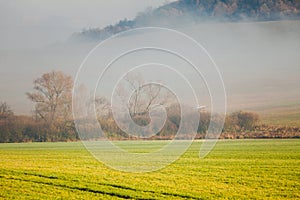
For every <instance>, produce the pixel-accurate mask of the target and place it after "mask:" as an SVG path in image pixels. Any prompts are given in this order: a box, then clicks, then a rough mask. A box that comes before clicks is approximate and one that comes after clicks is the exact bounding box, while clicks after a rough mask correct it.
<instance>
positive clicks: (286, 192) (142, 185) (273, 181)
mask: <svg viewBox="0 0 300 200" xmlns="http://www.w3.org/2000/svg"><path fill="white" fill-rule="evenodd" d="M164 142H166V141H151V142H148V143H147V149H149V148H150V149H151V147H152V146H153V148H156V147H157V144H162V143H164ZM119 145H120V146H121V147H124V149H127V150H130V148H131V147H132V146H134V147H137V146H140V148H142V147H143V146H144V145H146V143H145V142H141V141H124V142H119ZM200 146H201V141H195V142H194V143H193V144H192V145H191V147H190V148H189V150H188V151H187V152H186V153H185V154H184V155H183V156H182V157H181V158H180V159H179V160H177V161H175V162H174V163H172V164H171V165H169V166H167V167H165V168H164V169H162V170H159V171H156V172H149V173H125V172H120V171H116V170H113V169H110V168H108V167H106V166H105V165H104V164H102V163H101V162H99V161H97V160H96V159H95V158H93V156H91V154H89V152H88V151H87V150H86V149H85V148H84V146H83V145H82V144H81V143H80V142H77V143H22V144H0V199H124V198H130V199H299V198H300V140H296V139H295V140H221V141H219V142H218V143H217V145H216V147H215V148H214V150H213V151H212V152H211V153H210V154H209V155H208V156H207V157H206V158H205V159H199V157H198V155H199V149H200ZM162 159H163V158H162Z"/></svg>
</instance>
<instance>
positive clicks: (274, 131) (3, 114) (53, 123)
mask: <svg viewBox="0 0 300 200" xmlns="http://www.w3.org/2000/svg"><path fill="white" fill-rule="evenodd" d="M125 81H127V83H128V85H129V86H131V87H132V89H133V91H134V93H133V94H132V95H131V98H130V100H129V101H128V102H127V107H128V110H129V112H130V117H131V118H132V120H133V121H134V122H135V123H136V124H138V125H140V126H146V125H147V124H148V123H149V122H150V118H149V111H150V108H151V107H153V106H155V105H163V106H164V107H165V108H166V113H167V118H166V122H165V124H164V126H163V128H162V129H161V130H160V131H159V132H158V133H157V134H156V135H154V136H152V137H150V138H148V139H172V138H174V136H175V134H176V133H177V131H178V129H179V126H180V122H181V112H180V106H179V104H178V102H176V101H174V97H173V96H172V95H171V94H170V93H169V91H167V90H165V89H164V88H163V87H162V86H161V85H158V84H156V85H144V84H143V80H142V79H140V77H139V76H131V77H129V76H128V77H126V78H125ZM72 88H73V80H72V77H71V76H68V75H66V74H64V73H63V72H61V71H52V72H49V73H45V74H43V75H42V76H41V77H39V78H37V79H36V80H34V82H33V89H34V90H33V92H27V93H26V95H27V97H28V99H29V100H30V101H32V102H33V103H34V112H33V115H31V116H28V115H27V116H25V115H15V114H14V112H13V110H12V109H11V108H10V106H9V105H8V104H7V103H6V102H2V103H0V142H1V143H6V142H57V141H77V140H79V139H80V138H79V137H78V134H77V133H76V128H75V123H74V120H73V117H72ZM118 94H119V95H120V97H121V99H122V91H118ZM90 103H91V105H95V108H96V113H97V118H98V121H99V123H100V125H101V128H102V130H103V132H104V134H105V136H106V137H108V138H110V139H139V138H137V137H133V136H132V135H129V134H127V133H125V132H123V131H122V130H121V129H120V128H119V127H118V125H117V124H116V122H115V119H114V117H113V115H112V111H111V107H110V103H109V101H108V100H107V99H106V98H105V97H96V98H95V99H91V102H90ZM200 116H201V117H200V121H199V125H198V129H197V136H196V138H204V137H205V134H206V132H207V130H208V127H209V124H210V122H211V123H214V122H218V120H220V119H221V118H222V116H220V115H218V114H211V113H209V112H206V111H200ZM225 119H226V120H225V124H224V128H223V132H222V134H221V138H265V137H272V138H287V137H299V136H300V130H299V128H291V127H272V126H269V125H263V124H261V122H260V119H259V115H258V114H256V113H253V112H246V111H238V112H234V113H231V114H228V115H226V116H225ZM81 139H101V138H99V137H97V135H96V136H92V137H90V138H89V137H87V138H81Z"/></svg>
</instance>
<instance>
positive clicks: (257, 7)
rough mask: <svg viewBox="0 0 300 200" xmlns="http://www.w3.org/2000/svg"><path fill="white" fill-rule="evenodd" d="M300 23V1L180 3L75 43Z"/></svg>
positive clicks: (92, 32) (82, 36)
mask: <svg viewBox="0 0 300 200" xmlns="http://www.w3.org/2000/svg"><path fill="white" fill-rule="evenodd" d="M283 19H300V0H179V1H176V2H173V3H169V4H166V5H164V6H161V7H159V8H156V9H147V10H146V11H144V12H142V13H139V14H138V16H136V17H135V18H134V19H133V20H127V19H124V20H121V21H119V22H118V23H117V24H115V25H110V26H107V27H105V28H103V29H101V28H91V29H88V30H83V31H82V32H80V33H75V34H73V36H72V39H73V40H83V41H88V40H103V39H106V38H108V37H109V36H111V35H114V34H116V33H119V32H122V31H125V30H129V29H132V28H137V27H143V26H164V27H170V28H174V27H178V26H182V25H186V24H191V23H202V22H207V21H213V22H239V21H274V20H283Z"/></svg>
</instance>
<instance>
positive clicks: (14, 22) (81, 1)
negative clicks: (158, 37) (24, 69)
mask: <svg viewBox="0 0 300 200" xmlns="http://www.w3.org/2000/svg"><path fill="white" fill-rule="evenodd" d="M166 2H171V0H169V1H166V0H51V1H49V0H0V27H1V28H0V48H1V49H5V48H19V47H21V48H31V47H40V46H43V45H47V44H51V43H53V42H61V41H64V40H65V39H67V38H68V37H69V36H70V35H71V34H72V33H73V32H78V31H81V30H82V29H83V28H90V27H104V26H106V25H109V24H114V23H116V22H118V21H119V20H121V19H124V18H128V19H132V18H134V17H135V16H136V14H137V13H138V12H141V11H143V10H145V9H146V8H147V7H150V6H151V7H158V6H160V5H162V4H164V3H166Z"/></svg>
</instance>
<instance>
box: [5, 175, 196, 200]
mask: <svg viewBox="0 0 300 200" xmlns="http://www.w3.org/2000/svg"><path fill="white" fill-rule="evenodd" d="M14 172H15V171H14ZM15 173H17V174H22V175H26V176H36V177H39V178H43V179H51V180H67V179H59V178H58V177H56V176H46V175H42V174H34V173H28V172H23V173H22V172H15ZM0 178H5V179H10V180H17V181H24V182H31V183H37V184H44V185H50V186H54V187H60V188H67V189H70V190H79V191H84V192H91V193H95V194H103V195H109V196H112V197H118V198H122V199H139V200H143V199H151V198H142V197H136V196H134V195H132V196H131V195H126V194H118V193H114V192H107V191H103V190H96V189H91V188H88V187H78V186H69V185H65V184H59V183H54V182H44V181H38V180H29V179H22V178H18V177H13V176H10V177H6V176H3V175H1V176H0ZM70 181H72V182H78V180H70ZM81 182H82V181H81ZM96 184H97V185H101V186H108V187H112V188H118V189H122V190H130V191H133V192H144V193H151V194H153V195H154V194H156V195H160V196H164V197H179V198H182V199H201V198H197V197H193V196H190V195H182V194H176V193H168V192H156V191H152V190H139V189H135V188H131V187H128V186H122V185H117V184H109V183H96ZM152 199H157V198H152Z"/></svg>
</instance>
